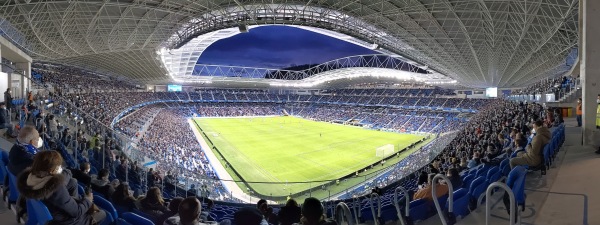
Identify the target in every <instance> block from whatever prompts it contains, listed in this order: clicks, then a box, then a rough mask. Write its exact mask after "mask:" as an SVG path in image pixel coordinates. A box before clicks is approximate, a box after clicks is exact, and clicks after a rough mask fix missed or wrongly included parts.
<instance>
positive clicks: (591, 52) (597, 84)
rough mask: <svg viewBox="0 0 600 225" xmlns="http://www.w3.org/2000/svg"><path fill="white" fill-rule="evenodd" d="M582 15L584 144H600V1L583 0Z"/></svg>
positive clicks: (581, 67)
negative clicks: (599, 110)
mask: <svg viewBox="0 0 600 225" xmlns="http://www.w3.org/2000/svg"><path fill="white" fill-rule="evenodd" d="M580 3H581V5H580V9H581V10H580V15H581V17H582V20H581V21H582V25H581V26H580V27H581V31H580V32H581V45H580V51H581V53H582V54H581V56H582V60H580V63H581V64H580V70H581V83H582V88H583V91H582V100H583V109H582V110H583V116H582V117H583V118H582V119H583V124H582V125H583V145H598V144H600V141H599V140H597V139H598V137H597V135H598V130H596V109H597V104H596V98H597V96H598V94H600V63H598V62H599V61H600V41H598V40H600V26H598V21H600V1H599V0H581V1H580Z"/></svg>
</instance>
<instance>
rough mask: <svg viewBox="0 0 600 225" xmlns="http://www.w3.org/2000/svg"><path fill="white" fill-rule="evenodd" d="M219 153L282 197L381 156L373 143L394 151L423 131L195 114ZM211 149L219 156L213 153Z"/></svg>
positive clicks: (266, 191) (258, 187)
mask: <svg viewBox="0 0 600 225" xmlns="http://www.w3.org/2000/svg"><path fill="white" fill-rule="evenodd" d="M194 120H195V121H196V123H197V124H198V125H199V126H200V127H201V128H202V129H203V130H204V131H205V132H206V135H207V136H208V138H209V139H210V140H211V141H212V142H213V143H214V145H215V146H216V147H217V148H218V149H219V151H220V152H221V154H222V155H223V157H224V158H225V159H226V160H227V161H228V162H229V163H230V165H231V167H233V168H234V169H235V170H236V171H237V172H238V173H239V174H240V176H241V177H242V178H243V179H244V180H245V181H247V182H252V181H258V182H276V183H279V184H264V183H250V184H248V185H249V186H251V187H252V188H253V189H254V190H255V191H256V192H258V193H260V194H263V195H267V196H268V195H273V196H286V195H288V194H289V193H296V192H300V191H303V190H306V189H309V188H311V187H315V186H317V185H321V184H322V183H323V182H310V183H295V182H307V181H324V180H335V179H338V178H341V177H343V176H346V175H349V174H352V173H354V172H356V171H357V170H359V169H361V168H364V167H366V166H368V165H370V164H373V163H376V162H378V161H380V160H381V158H380V157H377V156H376V148H377V147H380V146H383V145H386V144H394V146H395V147H396V149H395V150H396V152H397V151H398V149H404V148H405V147H406V146H409V145H410V144H412V143H414V142H417V141H419V140H420V139H422V138H423V136H422V135H414V134H399V133H392V132H382V131H375V130H368V129H363V128H360V127H353V126H345V125H338V124H331V123H326V122H317V121H311V120H306V119H301V118H296V117H283V116H281V117H256V118H195V119H194ZM215 154H217V155H219V154H218V153H217V152H215Z"/></svg>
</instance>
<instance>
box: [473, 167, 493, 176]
mask: <svg viewBox="0 0 600 225" xmlns="http://www.w3.org/2000/svg"><path fill="white" fill-rule="evenodd" d="M490 168H491V166H490V165H488V164H484V165H483V166H482V167H481V168H479V169H478V170H477V173H475V177H479V176H485V175H486V174H487V171H488V170H489V169H490Z"/></svg>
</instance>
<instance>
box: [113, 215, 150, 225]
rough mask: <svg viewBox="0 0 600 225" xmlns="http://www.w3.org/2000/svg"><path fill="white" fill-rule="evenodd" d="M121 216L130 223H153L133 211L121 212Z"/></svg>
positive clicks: (147, 224)
mask: <svg viewBox="0 0 600 225" xmlns="http://www.w3.org/2000/svg"><path fill="white" fill-rule="evenodd" d="M121 218H123V220H125V221H126V222H127V223H130V224H135V225H154V223H153V222H152V221H150V220H149V219H147V218H144V217H142V216H140V215H137V214H135V213H130V212H127V213H123V215H122V216H121Z"/></svg>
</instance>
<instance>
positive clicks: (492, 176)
mask: <svg viewBox="0 0 600 225" xmlns="http://www.w3.org/2000/svg"><path fill="white" fill-rule="evenodd" d="M500 177H502V173H501V172H500V168H498V167H497V166H494V167H492V168H491V169H490V170H488V173H487V176H486V177H485V180H486V183H487V184H488V185H489V184H491V183H494V182H496V181H498V180H500Z"/></svg>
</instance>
